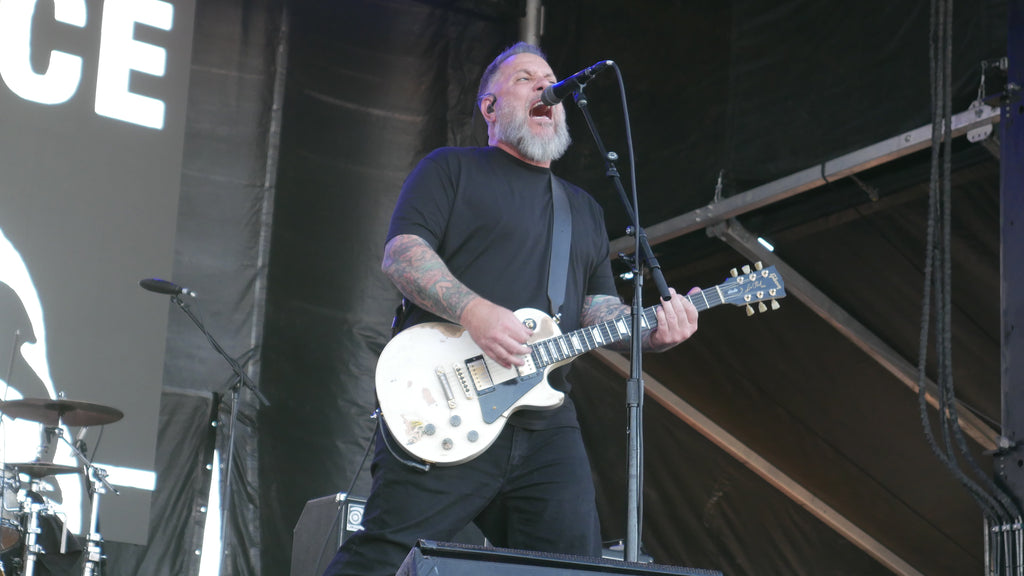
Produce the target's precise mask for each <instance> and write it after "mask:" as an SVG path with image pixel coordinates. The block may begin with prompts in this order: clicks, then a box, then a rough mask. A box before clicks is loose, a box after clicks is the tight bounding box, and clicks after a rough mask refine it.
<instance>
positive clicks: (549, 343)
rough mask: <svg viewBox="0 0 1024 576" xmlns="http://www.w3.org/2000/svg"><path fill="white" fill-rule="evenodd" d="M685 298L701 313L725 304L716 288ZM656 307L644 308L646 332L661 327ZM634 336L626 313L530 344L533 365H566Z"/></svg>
mask: <svg viewBox="0 0 1024 576" xmlns="http://www.w3.org/2000/svg"><path fill="white" fill-rule="evenodd" d="M684 297H685V298H686V299H687V300H689V301H690V303H691V304H693V305H694V307H695V308H697V310H698V311H700V310H707V309H708V308H714V307H715V306H718V305H720V304H724V303H725V300H724V298H723V296H722V292H721V290H719V288H718V287H717V286H715V287H712V288H707V289H705V290H701V291H700V292H695V293H693V294H688V295H686V296H684ZM657 308H658V307H657V306H650V307H648V308H644V310H643V314H642V315H641V317H640V326H641V329H642V330H643V331H647V330H652V329H654V328H655V327H656V326H657V325H658V316H657V313H656V310H657ZM632 333H633V319H632V316H631V315H629V314H623V315H622V316H619V317H618V318H614V319H612V320H608V321H606V322H599V323H597V324H593V325H590V326H586V327H584V328H580V329H579V330H573V331H572V332H568V333H566V334H561V335H558V336H555V337H553V338H548V339H546V340H541V341H538V342H534V343H533V344H531V345H530V348H531V350H532V355H533V362H534V365H535V366H537V367H538V368H543V367H545V366H550V365H551V364H556V363H559V362H564V361H566V360H570V359H572V358H575V357H577V356H580V355H582V354H585V353H587V352H590V351H591V350H596V349H597V348H602V347H604V346H608V345H609V344H614V343H616V342H621V341H623V340H626V339H628V338H629V337H630V335H632Z"/></svg>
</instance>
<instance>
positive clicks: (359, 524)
mask: <svg viewBox="0 0 1024 576" xmlns="http://www.w3.org/2000/svg"><path fill="white" fill-rule="evenodd" d="M365 504H366V500H365V499H363V498H359V497H358V496H353V497H351V498H345V493H344V492H338V493H337V494H331V495H329V496H323V497H321V498H315V499H313V500H310V501H308V502H306V506H305V507H304V508H303V509H302V515H301V516H299V521H298V523H296V524H295V529H294V530H293V531H292V571H291V576H320V575H321V574H323V573H324V570H325V569H326V568H327V565H328V564H330V562H331V558H334V553H335V552H337V551H338V546H341V543H342V542H344V541H345V539H346V538H348V537H349V536H351V535H352V534H355V533H356V532H358V531H360V530H362V529H363V506H364V505H365ZM343 506H344V510H343V509H342V507H343Z"/></svg>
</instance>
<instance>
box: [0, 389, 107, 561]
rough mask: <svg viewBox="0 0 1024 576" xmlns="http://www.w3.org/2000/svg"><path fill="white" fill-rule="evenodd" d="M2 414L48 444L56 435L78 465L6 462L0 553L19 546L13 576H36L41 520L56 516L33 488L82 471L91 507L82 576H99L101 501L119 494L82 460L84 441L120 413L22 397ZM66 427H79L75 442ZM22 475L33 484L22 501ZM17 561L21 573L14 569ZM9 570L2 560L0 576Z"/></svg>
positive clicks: (97, 406) (6, 404)
mask: <svg viewBox="0 0 1024 576" xmlns="http://www.w3.org/2000/svg"><path fill="white" fill-rule="evenodd" d="M0 414H3V415H4V416H7V417H10V418H13V419H16V418H23V419H25V420H32V421H35V422H40V423H41V424H43V425H44V426H45V432H46V436H45V440H44V443H45V444H46V445H49V443H50V441H51V440H52V438H53V437H54V436H55V437H56V438H58V439H59V440H61V441H63V442H64V443H65V444H67V445H68V446H69V447H70V449H71V452H72V453H73V454H74V456H75V458H76V459H77V460H78V461H79V462H80V463H81V464H80V465H79V466H67V465H63V464H54V463H52V462H44V461H40V460H37V461H33V462H20V463H8V464H6V465H5V466H4V468H3V470H2V472H3V477H2V478H0V481H2V488H3V505H2V508H0V512H3V514H2V518H0V554H4V553H8V552H9V553H12V554H13V553H14V551H17V547H18V545H19V544H21V545H22V550H21V554H20V557H19V558H17V559H15V560H14V561H12V562H11V563H10V564H13V565H14V566H13V567H14V568H15V572H14V573H13V574H17V575H18V576H34V571H35V567H36V563H37V561H38V559H39V555H40V554H46V551H45V550H44V549H43V547H42V546H41V545H40V543H39V534H40V533H41V531H42V529H41V523H40V518H41V517H42V516H43V515H56V514H55V512H54V511H53V510H52V509H51V508H50V506H49V504H48V503H47V502H48V499H47V498H44V497H43V496H41V495H40V493H39V492H38V491H37V489H39V490H41V489H42V486H43V485H44V483H43V482H42V480H41V479H42V478H45V477H48V476H55V475H60V474H82V473H83V472H84V473H85V474H86V475H87V477H88V479H89V486H90V493H91V495H92V503H91V510H90V519H89V527H88V534H87V536H86V547H85V554H86V555H85V563H84V565H83V575H84V576H93V575H95V574H97V573H98V570H99V566H100V562H101V561H102V560H103V558H104V556H103V548H102V543H103V538H102V536H101V535H100V533H99V532H98V527H99V504H100V496H101V495H102V494H106V493H107V492H108V491H109V492H113V493H114V494H119V492H118V491H117V490H116V489H115V488H114V487H113V486H112V485H111V484H110V483H109V482H108V481H107V471H106V470H104V469H103V468H100V467H98V466H95V465H93V464H92V462H90V461H89V459H88V458H87V457H86V455H85V444H84V443H83V442H82V438H83V437H84V436H85V432H86V430H87V428H88V427H89V426H102V425H106V424H110V423H112V422H116V421H118V420H120V419H121V418H123V417H124V413H123V412H121V411H120V410H118V409H116V408H111V407H109V406H103V405H101V404H93V403H90V402H81V401H75V400H67V399H65V398H57V399H51V398H24V399H20V400H11V401H6V402H0ZM64 426H69V427H70V426H79V427H81V428H82V429H81V430H80V431H79V434H78V437H77V438H68V437H67V436H66V435H65V433H64V428H63V427H64ZM20 474H24V475H25V476H27V477H28V478H29V480H30V481H31V487H32V489H31V490H30V491H28V492H26V493H25V496H24V498H22V497H20V495H19V493H20V491H21V490H20V488H21V484H20V482H21V480H20V478H19V475H20ZM9 497H10V498H12V499H13V501H12V502H8V498H9ZM14 504H17V505H16V506H15V505H14ZM8 513H15V514H16V515H17V521H15V520H8V518H7V515H8ZM8 524H10V525H8ZM66 537H67V533H66V531H65V532H64V533H63V534H62V537H61V543H60V548H61V553H64V551H65V549H66V544H67V542H66ZM19 562H20V568H21V570H20V571H18V570H17V568H19V566H18V565H17V564H18V563H19ZM10 568H11V566H8V565H5V564H4V558H2V557H0V576H7V574H8V572H7V571H8V570H9V569H10Z"/></svg>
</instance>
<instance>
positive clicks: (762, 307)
mask: <svg viewBox="0 0 1024 576" xmlns="http://www.w3.org/2000/svg"><path fill="white" fill-rule="evenodd" d="M757 311H758V312H760V313H762V314H764V313H765V312H767V311H768V307H767V306H765V305H764V302H758V303H757Z"/></svg>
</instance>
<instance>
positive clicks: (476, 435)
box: [466, 430, 480, 442]
mask: <svg viewBox="0 0 1024 576" xmlns="http://www.w3.org/2000/svg"><path fill="white" fill-rule="evenodd" d="M479 439H480V433H479V432H477V431H476V430H470V431H469V434H466V440H469V441H470V442H476V441H477V440H479Z"/></svg>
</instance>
